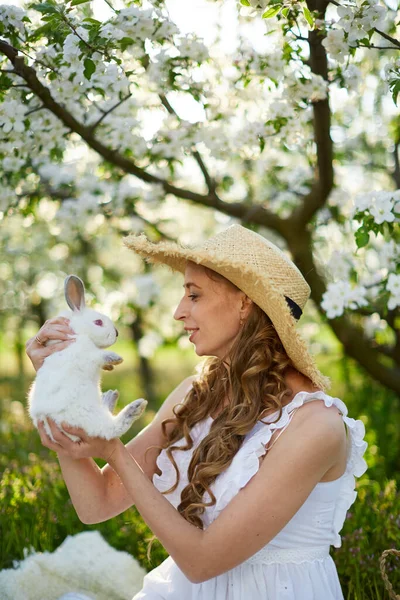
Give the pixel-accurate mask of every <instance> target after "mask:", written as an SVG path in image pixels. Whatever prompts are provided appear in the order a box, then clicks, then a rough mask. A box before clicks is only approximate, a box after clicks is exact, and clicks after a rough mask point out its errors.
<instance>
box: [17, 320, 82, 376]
mask: <svg viewBox="0 0 400 600" xmlns="http://www.w3.org/2000/svg"><path fill="white" fill-rule="evenodd" d="M71 335H75V332H74V330H73V329H71V327H70V326H69V320H68V319H66V318H65V317H56V318H55V319H49V320H48V321H46V322H45V324H44V325H43V327H41V328H40V329H39V331H38V332H37V334H36V336H34V337H32V338H30V339H29V340H28V341H27V342H26V345H25V347H26V353H27V355H28V356H29V358H30V360H31V363H32V365H33V368H34V369H35V371H38V370H39V369H40V367H41V366H42V364H43V361H44V359H45V358H47V357H48V356H50V354H53V352H59V351H60V350H63V349H64V348H67V346H69V345H70V344H72V343H73V342H74V341H75V339H71ZM38 340H39V341H38ZM49 340H57V342H56V343H55V344H51V345H49V346H46V342H48V341H49Z"/></svg>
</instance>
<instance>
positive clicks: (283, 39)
mask: <svg viewBox="0 0 400 600" xmlns="http://www.w3.org/2000/svg"><path fill="white" fill-rule="evenodd" d="M106 4H107V5H108V6H109V8H110V18H108V19H105V20H103V21H100V20H98V19H96V18H94V16H93V12H92V10H91V5H90V3H88V2H86V1H85V0H69V2H63V3H61V2H56V1H55V0H49V1H47V2H42V3H30V4H28V5H27V6H26V7H25V8H24V9H22V8H19V7H15V6H10V5H1V6H0V67H1V70H0V132H1V133H0V157H1V167H0V178H1V184H2V194H1V197H0V218H1V219H2V220H3V224H6V223H7V219H8V220H11V219H13V218H17V217H21V215H22V217H25V218H26V217H27V216H28V217H29V218H32V220H33V223H34V221H35V219H36V218H37V215H38V213H39V212H40V211H41V212H42V214H43V211H44V212H45V213H46V211H47V210H50V209H48V207H49V206H50V205H51V206H53V207H55V210H54V214H53V215H51V218H50V217H49V219H48V220H49V227H50V228H51V229H52V231H53V233H54V232H55V235H57V236H58V237H59V239H60V241H64V243H70V242H71V241H73V240H74V239H75V237H76V236H77V235H78V233H79V232H80V231H82V230H85V231H86V232H89V233H90V234H91V235H94V234H96V233H97V231H98V230H100V229H101V228H102V227H104V226H105V225H107V226H108V227H109V228H111V229H113V230H114V231H117V232H120V233H127V232H129V231H132V230H133V231H140V230H146V231H147V232H148V233H149V234H150V235H154V236H155V237H156V238H159V237H169V238H176V237H178V236H179V237H180V239H181V240H182V241H184V242H189V243H190V242H195V241H198V239H199V238H200V237H201V236H200V234H199V231H198V230H199V226H197V227H196V224H195V223H194V221H193V217H192V218H191V217H190V215H189V213H188V212H185V208H184V207H185V204H184V202H186V203H187V206H191V207H198V210H199V211H200V212H199V213H197V214H198V215H200V213H201V207H207V208H209V209H212V212H211V211H210V213H209V214H210V215H212V217H207V218H206V220H205V221H204V220H202V219H203V216H202V217H201V218H200V221H199V223H200V226H201V227H202V226H205V224H206V223H207V225H206V227H205V228H206V229H207V232H208V231H209V229H210V227H211V228H212V226H213V225H214V228H215V227H219V226H221V224H222V225H223V226H224V227H225V226H226V225H227V224H229V223H230V222H235V221H240V222H242V223H244V224H245V225H247V226H250V227H254V228H257V229H258V230H259V231H260V232H261V233H263V232H264V231H266V232H268V235H269V236H272V237H274V236H275V237H276V241H277V242H278V243H280V244H281V243H284V244H285V246H286V248H287V250H288V251H289V252H290V254H291V255H292V257H293V259H294V260H295V262H296V264H297V265H298V266H299V268H300V269H301V270H302V272H303V274H304V276H305V277H306V279H307V281H308V282H309V284H310V286H311V289H312V298H313V300H314V302H315V305H316V306H317V307H318V309H319V310H320V312H321V314H322V315H323V316H324V318H326V319H327V321H328V322H329V325H330V326H331V327H332V330H333V331H334V333H335V334H336V336H337V338H338V339H339V340H340V341H341V342H342V344H343V346H344V349H345V351H346V353H347V354H348V355H350V356H352V357H353V358H355V359H356V360H357V361H358V362H359V364H360V365H362V366H363V367H364V368H365V369H366V370H367V371H368V372H369V373H370V375H371V376H373V377H374V378H376V379H377V380H378V381H380V382H381V383H383V384H384V385H386V386H388V387H389V388H391V389H393V390H395V391H397V392H400V377H399V373H400V333H399V321H400V258H399V254H400V253H399V240H400V233H399V227H398V223H399V218H400V191H399V188H400V159H399V146H400V125H399V117H398V114H397V107H396V102H397V97H398V93H399V91H400V62H399V50H400V41H399V40H398V39H397V38H396V31H395V22H396V18H398V15H397V13H396V11H395V10H393V9H391V8H389V7H388V6H386V5H384V4H379V2H378V0H364V1H363V2H359V1H358V0H356V1H354V0H348V1H347V2H346V1H345V0H343V2H342V3H341V4H339V3H338V2H336V1H334V0H331V1H327V0H324V1H322V0H307V1H303V2H294V3H293V2H288V1H287V0H284V1H281V0H276V1H271V2H265V1H263V0H241V1H240V2H238V3H233V2H214V3H213V5H215V7H217V8H218V7H220V8H221V10H222V8H223V7H224V6H225V5H227V4H229V5H232V6H233V7H234V8H235V10H236V11H237V17H236V18H237V24H238V32H239V33H238V36H237V43H236V45H235V47H234V48H233V49H230V50H229V52H227V51H226V50H225V49H224V48H223V47H222V45H221V44H220V43H219V42H218V40H215V42H214V43H212V44H209V45H208V46H207V45H206V44H205V43H204V41H202V40H201V39H200V38H199V37H197V36H196V35H195V34H194V33H182V32H180V30H179V29H178V27H177V25H176V24H175V23H174V21H173V20H172V19H171V18H170V16H169V12H168V1H166V2H163V1H161V0H152V1H150V0H148V1H146V0H144V1H143V2H139V1H138V2H126V4H125V5H123V6H122V7H119V8H116V7H114V6H113V5H112V4H111V2H108V1H107V2H106ZM377 106H378V109H377ZM71 157H74V160H75V162H73V161H72V160H71ZM76 157H78V158H76ZM182 201H183V202H182ZM46 207H47V208H46ZM191 210H192V209H191ZM50 212H51V210H50ZM202 214H203V213H202ZM207 219H211V221H212V223H211V222H208V221H207ZM32 226H33V224H32ZM201 227H200V228H201ZM274 239H275V238H274ZM142 284H143V285H144V291H143V298H144V296H146V294H147V296H148V295H149V293H150V291H149V290H151V289H152V287H151V284H150V283H149V280H146V279H144V280H142ZM150 296H151V299H152V301H153V300H154V294H153V292H151V294H150ZM156 337H157V336H154V335H153V337H152V338H151V339H150V338H148V341H147V345H146V344H142V346H143V347H144V349H143V348H142V351H143V353H144V354H146V353H147V355H149V353H151V351H152V348H154V347H155V345H156V344H157V343H159V339H160V338H157V339H156Z"/></svg>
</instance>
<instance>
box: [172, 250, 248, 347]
mask: <svg viewBox="0 0 400 600" xmlns="http://www.w3.org/2000/svg"><path fill="white" fill-rule="evenodd" d="M184 288H185V293H184V296H183V298H182V300H181V301H180V303H179V305H178V307H177V309H176V311H175V314H174V319H177V320H179V321H182V323H183V325H184V328H185V329H186V330H187V331H188V335H189V336H190V337H189V339H190V341H191V342H192V343H193V344H194V346H195V351H196V354H198V356H217V357H219V358H224V357H225V356H226V355H227V353H228V352H229V350H230V348H231V346H232V343H233V341H234V339H235V337H236V336H237V334H238V333H239V330H240V318H241V317H242V318H246V316H247V311H248V309H249V304H251V300H249V299H248V298H247V297H246V295H245V294H244V292H242V291H240V290H237V289H236V288H235V287H234V286H233V285H231V284H230V283H229V282H228V281H226V280H224V279H221V280H220V279H218V280H217V281H214V280H213V279H210V277H209V276H208V275H207V273H206V270H205V269H204V267H202V266H201V265H197V264H195V263H192V262H188V264H187V267H186V270H185V283H184ZM243 305H244V308H243ZM193 330H194V331H193Z"/></svg>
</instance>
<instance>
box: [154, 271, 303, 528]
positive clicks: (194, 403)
mask: <svg viewBox="0 0 400 600" xmlns="http://www.w3.org/2000/svg"><path fill="white" fill-rule="evenodd" d="M204 268H205V269H206V272H207V275H208V276H209V277H210V278H211V279H213V280H225V282H227V281H228V280H227V279H225V278H224V277H222V275H219V274H218V273H215V272H214V271H212V270H211V269H208V268H207V267H204ZM228 283H229V284H230V285H231V286H233V288H236V286H234V284H232V283H231V282H228ZM236 289H238V288H236ZM288 367H293V363H292V361H291V359H290V358H289V356H288V355H287V353H286V351H285V349H284V347H283V345H282V342H281V340H280V338H279V336H278V334H277V332H276V330H275V328H274V326H273V324H272V322H271V320H270V318H269V317H268V316H267V315H266V314H265V313H264V311H262V310H261V308H259V307H258V306H257V305H256V304H254V303H253V305H252V307H251V311H250V314H249V316H248V317H247V320H246V321H245V323H244V325H243V327H242V328H241V330H240V332H239V333H238V335H237V337H236V339H235V341H234V343H233V345H232V347H231V349H230V351H229V364H227V363H226V362H225V361H224V360H223V359H220V358H217V357H210V358H207V359H206V361H205V362H204V364H203V369H202V372H201V374H200V376H199V377H198V378H196V379H195V380H194V381H193V384H192V387H191V389H190V390H189V392H188V393H187V394H186V396H185V398H184V400H183V402H182V403H181V404H178V405H176V406H175V408H174V411H173V412H174V417H172V418H169V419H165V420H164V421H163V423H162V432H163V435H164V437H165V443H164V444H163V446H162V448H164V449H166V453H167V455H168V457H169V459H170V460H171V462H172V464H173V466H174V468H175V471H176V482H175V483H174V485H173V486H172V487H171V488H169V489H168V490H166V491H164V492H163V493H164V494H168V493H170V492H172V491H174V490H175V489H176V488H177V486H178V484H179V480H180V473H179V469H178V467H177V464H176V462H175V459H174V455H173V453H174V452H185V451H188V450H190V449H191V448H192V447H193V440H192V438H191V436H190V431H191V429H192V427H193V426H194V425H196V423H198V422H200V421H202V420H203V419H206V418H207V417H209V416H210V415H214V414H216V413H218V416H217V417H216V418H215V420H214V421H213V422H212V425H211V428H210V431H209V433H208V434H207V435H206V436H205V438H204V439H203V440H202V441H201V442H200V444H199V446H198V447H197V448H196V449H195V451H194V452H193V456H192V458H191V461H190V464H189V467H188V481H189V483H188V485H187V486H186V487H185V488H184V489H183V490H182V493H181V502H180V504H179V506H178V511H179V512H180V514H181V515H182V516H183V517H184V518H185V519H186V520H187V521H189V522H190V523H192V524H193V525H195V526H196V527H199V528H200V529H203V522H202V519H201V515H202V514H203V513H204V510H205V508H206V506H212V505H213V504H215V502H216V499H215V496H214V494H213V493H212V490H211V487H210V486H211V485H212V483H213V482H214V481H215V479H216V478H217V477H218V475H219V474H220V473H222V471H224V470H225V469H226V468H227V467H229V465H230V464H231V462H232V459H233V457H234V456H235V454H236V452H237V451H238V450H239V448H240V446H241V445H242V443H243V440H244V437H245V436H246V434H247V433H248V432H249V431H251V429H252V428H253V427H254V425H255V424H256V422H257V421H258V420H260V419H262V418H263V416H266V413H267V412H268V413H270V412H275V411H279V415H278V417H277V420H278V419H279V418H280V417H281V415H282V405H283V404H284V402H283V399H284V397H285V396H287V395H289V396H291V394H292V390H291V389H290V388H289V387H288V386H287V384H286V383H285V378H284V374H285V371H286V370H287V368H288ZM182 438H184V440H185V443H184V444H183V445H179V446H177V445H175V444H176V442H177V441H178V440H182ZM205 492H208V494H209V497H210V501H209V502H208V503H206V502H205V501H204V500H203V495H204V493H205Z"/></svg>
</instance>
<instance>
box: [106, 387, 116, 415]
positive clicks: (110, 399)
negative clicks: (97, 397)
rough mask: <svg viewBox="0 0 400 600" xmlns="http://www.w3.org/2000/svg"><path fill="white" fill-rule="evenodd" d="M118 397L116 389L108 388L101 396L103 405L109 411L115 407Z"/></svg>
mask: <svg viewBox="0 0 400 600" xmlns="http://www.w3.org/2000/svg"><path fill="white" fill-rule="evenodd" d="M118 398H119V392H118V390H108V392H104V394H103V396H102V402H103V404H104V406H106V407H107V408H108V410H109V411H110V412H112V411H113V410H114V408H115V405H116V403H117V400H118Z"/></svg>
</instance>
